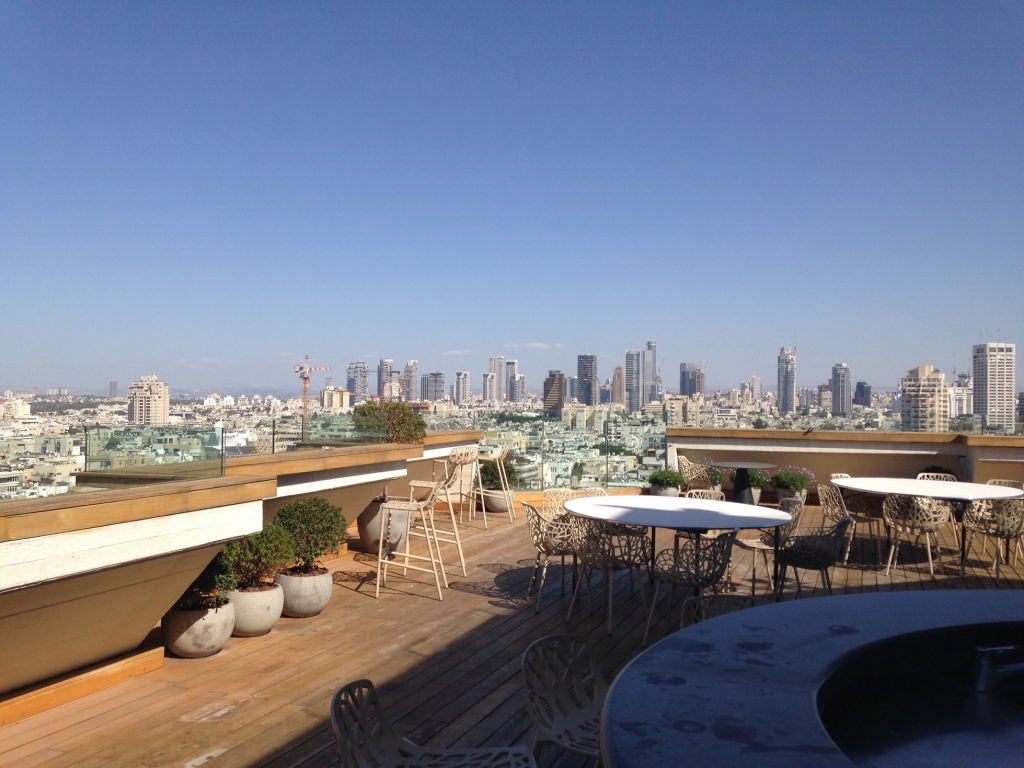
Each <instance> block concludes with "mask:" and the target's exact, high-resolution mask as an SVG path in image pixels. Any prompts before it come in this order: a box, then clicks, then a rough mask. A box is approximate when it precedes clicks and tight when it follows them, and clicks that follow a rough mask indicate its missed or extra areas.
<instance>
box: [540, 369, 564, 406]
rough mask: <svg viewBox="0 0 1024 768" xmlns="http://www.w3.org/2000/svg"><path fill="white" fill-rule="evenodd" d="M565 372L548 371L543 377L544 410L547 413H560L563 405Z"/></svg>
mask: <svg viewBox="0 0 1024 768" xmlns="http://www.w3.org/2000/svg"><path fill="white" fill-rule="evenodd" d="M565 385H566V382H565V374H563V373H562V372H561V371H548V377H547V378H546V379H544V410H545V411H547V412H548V413H552V414H557V413H561V411H562V406H563V405H565V396H566V391H565V388H566V387H565Z"/></svg>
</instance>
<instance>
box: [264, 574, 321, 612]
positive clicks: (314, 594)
mask: <svg viewBox="0 0 1024 768" xmlns="http://www.w3.org/2000/svg"><path fill="white" fill-rule="evenodd" d="M274 581H276V582H277V583H278V584H280V585H281V589H282V591H283V592H284V615H285V616H290V617H292V618H295V619H305V618H308V617H309V616H316V615H317V614H318V613H320V611H322V610H323V609H324V608H326V607H327V603H329V602H330V601H331V590H332V589H333V588H334V579H333V577H332V576H331V573H330V571H328V572H327V573H315V574H310V575H308V576H302V575H298V574H292V573H279V574H277V576H275V577H274Z"/></svg>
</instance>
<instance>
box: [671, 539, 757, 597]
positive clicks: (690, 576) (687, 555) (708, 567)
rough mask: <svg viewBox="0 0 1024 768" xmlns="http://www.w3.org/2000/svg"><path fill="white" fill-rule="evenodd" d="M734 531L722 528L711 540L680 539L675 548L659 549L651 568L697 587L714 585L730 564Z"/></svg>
mask: <svg viewBox="0 0 1024 768" xmlns="http://www.w3.org/2000/svg"><path fill="white" fill-rule="evenodd" d="M737 533H739V531H738V530H732V531H725V532H723V533H720V534H718V535H717V536H716V537H715V538H713V539H711V540H708V539H698V538H693V539H685V540H682V541H680V543H679V548H678V549H666V550H663V551H661V552H659V553H658V557H657V558H656V560H655V563H654V570H655V572H658V571H661V572H662V573H664V574H666V575H668V576H669V577H670V578H671V579H672V581H675V582H676V583H685V584H688V585H690V586H692V587H695V588H698V589H703V588H705V587H710V586H713V585H714V584H717V583H718V582H719V581H721V580H722V577H723V576H724V575H725V571H726V569H727V568H728V567H729V557H730V556H731V554H732V545H733V542H735V541H736V534H737Z"/></svg>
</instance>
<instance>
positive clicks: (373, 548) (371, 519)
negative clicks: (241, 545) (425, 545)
mask: <svg viewBox="0 0 1024 768" xmlns="http://www.w3.org/2000/svg"><path fill="white" fill-rule="evenodd" d="M381 504H383V502H380V501H371V502H370V505H369V506H368V507H367V508H366V509H364V510H363V512H362V514H360V515H359V517H357V518H356V526H357V527H358V529H359V541H360V542H361V543H362V545H363V550H364V551H366V552H370V553H372V554H376V553H377V552H379V551H380V521H381V514H380V506H381ZM408 514H409V513H408V512H405V511H404V510H395V511H393V512H392V513H391V535H390V536H389V537H388V540H389V542H390V545H391V551H392V552H401V551H403V550H404V549H405V538H406V534H407V533H408V520H409V517H408ZM285 615H286V616H287V615H289V614H288V613H285Z"/></svg>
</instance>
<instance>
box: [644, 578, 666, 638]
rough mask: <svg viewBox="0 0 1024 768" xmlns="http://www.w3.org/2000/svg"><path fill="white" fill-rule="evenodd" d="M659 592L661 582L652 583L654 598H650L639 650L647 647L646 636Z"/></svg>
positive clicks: (649, 630)
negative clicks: (649, 606) (649, 607)
mask: <svg viewBox="0 0 1024 768" xmlns="http://www.w3.org/2000/svg"><path fill="white" fill-rule="evenodd" d="M660 591H661V582H660V581H655V582H654V597H653V598H651V610H650V612H649V613H648V614H647V626H646V627H644V639H643V640H642V641H641V642H640V647H641V648H646V647H647V635H649V634H650V632H651V621H652V620H653V619H654V608H655V606H656V605H657V604H658V592H660Z"/></svg>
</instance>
